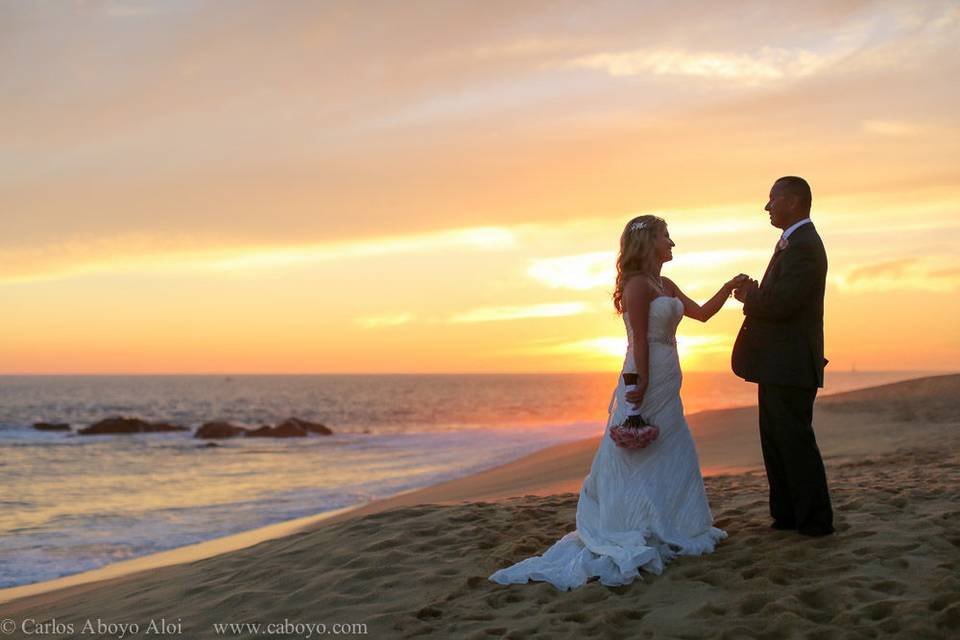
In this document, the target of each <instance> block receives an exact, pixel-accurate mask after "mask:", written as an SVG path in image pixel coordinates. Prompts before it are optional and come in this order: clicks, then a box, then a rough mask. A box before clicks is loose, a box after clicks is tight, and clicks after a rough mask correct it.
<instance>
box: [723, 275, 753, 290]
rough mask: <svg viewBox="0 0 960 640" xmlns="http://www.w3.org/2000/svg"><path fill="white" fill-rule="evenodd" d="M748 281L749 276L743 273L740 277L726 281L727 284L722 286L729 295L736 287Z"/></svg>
mask: <svg viewBox="0 0 960 640" xmlns="http://www.w3.org/2000/svg"><path fill="white" fill-rule="evenodd" d="M749 279H750V276H748V275H747V274H745V273H741V274H740V275H738V276H734V277H733V278H731V279H730V280H728V281H727V283H726V284H725V285H723V286H724V288H725V289H726V290H727V292H728V293H731V292H732V291H733V290H734V289H736V288H737V287H739V286H740V285H742V284H743V283H744V282H746V281H747V280H749Z"/></svg>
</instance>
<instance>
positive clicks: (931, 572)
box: [0, 375, 960, 638]
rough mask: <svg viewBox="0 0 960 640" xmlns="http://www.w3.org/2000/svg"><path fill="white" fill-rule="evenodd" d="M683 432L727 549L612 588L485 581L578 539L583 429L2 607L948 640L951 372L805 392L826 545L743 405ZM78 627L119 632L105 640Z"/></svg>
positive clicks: (414, 624) (139, 619) (509, 634)
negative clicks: (794, 504) (777, 481)
mask: <svg viewBox="0 0 960 640" xmlns="http://www.w3.org/2000/svg"><path fill="white" fill-rule="evenodd" d="M689 422H690V425H691V429H692V431H693V433H694V438H695V440H696V443H697V448H698V453H699V456H700V461H701V465H702V468H703V469H704V472H705V474H706V475H707V478H706V486H707V492H708V495H709V499H710V503H711V507H712V510H713V514H714V517H715V520H716V525H717V526H719V527H721V528H723V529H725V530H726V531H727V532H728V534H729V538H728V539H727V540H725V541H724V542H722V543H721V544H720V545H719V546H718V548H717V551H716V552H715V553H713V554H710V555H707V556H701V557H683V558H679V559H677V560H675V561H674V562H673V563H672V564H671V565H670V566H669V567H668V568H667V570H666V572H665V573H664V574H663V575H661V576H652V575H644V580H642V581H636V582H634V583H633V584H630V585H627V586H624V587H617V588H608V587H604V586H602V585H600V584H598V583H596V582H592V583H589V584H587V585H586V586H584V587H583V588H580V589H577V590H574V591H571V592H560V591H557V590H556V589H555V588H553V587H552V586H551V585H549V584H544V583H534V584H528V585H514V586H509V587H504V586H500V585H497V584H494V583H492V582H490V581H488V580H487V576H489V575H490V574H491V573H492V572H493V571H495V570H496V569H498V568H501V567H504V566H507V565H509V564H511V563H513V562H516V561H518V560H520V559H522V558H524V557H527V556H529V555H531V554H538V553H542V552H543V551H544V550H546V549H547V547H549V545H551V544H552V543H553V542H555V541H556V540H557V539H559V538H560V537H562V536H563V535H564V534H565V533H567V532H568V531H570V530H572V529H573V528H575V523H574V514H575V508H576V504H577V492H578V491H579V487H580V483H581V481H582V480H583V477H584V476H585V475H586V473H587V472H588V470H589V467H590V463H591V460H592V458H593V453H594V451H595V449H596V446H597V442H598V440H597V439H596V438H591V439H588V440H583V441H579V442H574V443H570V444H566V445H561V446H557V447H552V448H550V449H545V450H542V451H540V452H537V453H535V454H533V455H530V456H527V457H525V458H522V459H520V460H516V461H513V462H510V463H507V464H505V465H502V466H499V467H496V468H494V469H490V470H488V471H485V472H483V473H479V474H476V475H473V476H470V477H467V478H462V479H458V480H453V481H450V482H446V483H442V484H438V485H434V486H431V487H428V488H425V489H421V490H418V491H413V492H409V493H406V494H403V495H400V496H396V497H393V498H390V499H386V500H381V501H377V502H373V503H370V504H367V505H365V506H363V507H361V508H358V509H352V510H348V511H344V512H341V513H338V514H334V515H332V516H329V517H324V518H320V519H311V520H310V521H309V522H303V523H299V525H298V530H296V531H294V532H292V533H291V532H289V531H288V530H284V531H283V533H284V534H286V535H284V536H283V537H279V538H273V539H267V540H264V541H261V542H258V543H257V544H254V545H253V546H246V547H245V548H240V549H234V550H229V549H228V548H221V549H219V550H218V549H217V548H216V547H215V546H213V547H210V548H209V549H208V551H207V553H206V555H207V556H209V557H203V558H202V559H193V560H192V561H189V562H181V563H180V564H174V565H171V566H165V567H160V568H152V569H149V570H146V571H139V572H136V573H132V574H129V575H121V576H119V577H112V578H110V579H108V580H102V581H98V582H91V583H87V584H80V585H75V586H71V587H67V588H63V589H57V590H52V591H46V592H42V593H33V594H32V595H29V596H26V597H18V598H16V599H12V600H11V599H10V598H11V597H12V595H17V593H16V592H15V590H6V591H5V592H0V598H2V599H5V600H7V601H6V602H4V603H3V604H0V619H5V620H4V624H9V623H8V622H7V620H11V621H13V623H14V625H12V626H11V628H12V633H8V634H7V637H14V638H17V637H45V638H83V637H120V635H119V631H120V630H121V628H125V629H127V630H128V631H126V632H125V633H124V637H149V636H150V635H158V634H156V633H150V632H149V629H151V628H152V629H157V628H158V625H159V628H161V629H162V628H163V627H164V625H165V626H166V629H167V634H166V635H165V636H162V637H176V636H179V637H187V638H213V637H262V638H267V637H301V638H303V637H315V636H317V635H320V632H319V630H318V628H317V627H316V626H313V627H308V626H307V625H317V624H323V625H326V631H327V633H328V634H330V633H332V632H333V626H334V625H336V624H347V625H363V626H360V627H358V626H353V627H352V628H350V629H348V631H349V632H348V633H343V634H341V635H347V636H349V637H353V636H356V637H361V636H367V637H374V638H408V637H418V636H424V637H438V638H494V637H506V638H580V637H599V638H878V637H903V638H951V637H958V634H960V504H958V501H957V495H958V493H957V489H958V487H960V451H958V448H957V445H958V444H960V434H958V430H957V428H958V426H960V375H950V376H938V377H933V378H924V379H920V380H913V381H908V382H903V383H896V384H893V385H885V386H883V387H876V388H873V389H868V390H863V391H854V392H849V393H843V394H838V395H835V396H826V397H823V398H821V399H820V400H819V401H818V403H817V409H816V414H815V423H814V424H815V429H816V432H817V436H818V441H819V444H820V448H821V451H822V452H823V455H824V460H825V463H826V465H827V473H828V479H829V483H830V488H831V493H832V498H833V504H834V510H835V514H836V526H837V534H836V535H834V536H830V537H827V538H817V539H811V538H805V537H803V536H800V535H798V534H796V533H792V532H781V531H773V530H770V529H769V528H768V524H769V522H770V519H769V517H768V513H767V501H766V479H765V476H764V475H763V471H762V469H760V468H759V465H760V464H761V458H760V446H759V441H758V436H757V433H756V431H757V429H756V409H755V408H744V409H733V410H724V411H713V412H706V413H701V414H697V415H694V416H690V418H689ZM247 544H249V541H248V542H247ZM211 549H212V550H211ZM182 559H183V560H186V559H189V558H182ZM41 588H42V586H41ZM47 588H49V585H48V586H47ZM34 590H35V591H38V590H39V589H37V588H36V587H34ZM20 594H23V592H20ZM44 621H54V622H53V623H51V626H49V627H44V628H43V633H42V634H39V633H37V632H36V629H38V628H39V627H36V626H33V625H39V624H40V623H43V622H44ZM221 623H223V624H230V623H233V624H240V623H251V624H259V625H260V628H259V629H256V628H254V627H247V628H244V629H241V628H239V627H238V628H235V629H233V630H227V631H225V632H218V630H217V628H216V627H215V625H217V624H221ZM88 624H89V625H93V628H94V629H96V628H97V625H98V624H99V625H114V626H113V627H109V628H108V632H107V633H104V634H102V635H99V636H98V635H91V634H90V633H87V632H85V629H86V628H89V627H86V626H85V625H88ZM24 625H26V627H25V626H24ZM57 625H59V626H57ZM119 625H128V626H127V627H120V626H119ZM129 625H136V626H137V630H136V632H132V631H130V630H131V629H132V626H129ZM151 625H152V626H151ZM268 625H273V626H271V627H269V628H268ZM101 628H103V627H101ZM25 630H26V631H25ZM31 630H33V631H34V632H33V633H32V634H31V633H29V632H30V631H31ZM4 631H6V629H4Z"/></svg>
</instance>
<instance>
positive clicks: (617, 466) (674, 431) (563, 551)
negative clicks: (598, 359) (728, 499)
mask: <svg viewBox="0 0 960 640" xmlns="http://www.w3.org/2000/svg"><path fill="white" fill-rule="evenodd" d="M682 317H683V303H682V302H680V300H679V299H678V298H670V297H667V296H661V297H659V298H655V299H654V300H653V301H652V302H651V303H650V322H649V325H648V326H649V330H648V335H647V342H648V344H649V349H650V382H649V384H648V386H647V392H646V395H645V396H644V398H643V404H642V405H641V406H640V413H641V414H642V415H643V417H644V418H646V419H647V420H648V421H649V422H652V423H653V424H656V425H657V426H658V427H660V436H659V437H658V438H657V440H655V441H654V442H653V443H652V444H651V445H650V446H649V447H647V448H645V449H639V450H628V449H623V448H621V447H618V446H617V445H616V444H615V443H614V442H613V440H611V439H610V436H609V434H608V433H607V431H609V429H610V427H611V426H613V425H616V424H620V423H622V422H623V420H624V418H625V417H626V414H627V409H628V406H627V403H626V400H625V398H624V394H625V393H626V391H625V389H624V383H623V377H622V376H621V377H620V382H619V384H618V385H617V388H616V390H615V391H614V392H613V398H612V399H611V401H610V408H609V414H610V417H609V419H608V420H607V427H606V429H607V430H606V431H604V437H603V438H602V439H601V441H600V448H599V449H597V453H596V455H595V456H594V458H593V465H592V466H591V468H590V474H589V475H588V476H587V477H586V479H584V481H583V486H582V487H581V489H580V501H579V502H578V503H577V528H576V529H575V530H574V531H571V532H570V533H568V534H567V535H565V536H564V537H563V538H561V539H560V540H559V541H557V542H556V543H554V545H553V546H552V547H550V548H549V549H547V551H546V552H545V553H544V554H543V555H542V556H535V557H532V558H527V559H526V560H523V561H521V562H518V563H517V564H515V565H513V566H511V567H507V568H505V569H501V570H499V571H497V572H496V573H494V574H493V575H492V576H490V580H492V581H494V582H497V583H500V584H523V583H526V582H527V581H528V580H540V581H546V582H549V583H551V584H552V585H553V586H555V587H556V588H557V589H560V590H564V591H565V590H567V589H573V588H576V587H579V586H581V585H583V584H585V583H586V582H587V581H588V580H589V579H590V578H592V577H599V579H600V582H601V583H602V584H604V585H607V586H617V585H623V584H627V583H630V582H633V580H634V579H635V578H637V577H638V576H639V570H640V569H643V570H645V571H648V572H650V573H654V574H660V573H661V572H662V571H663V569H664V566H665V565H666V563H668V562H669V561H670V560H672V559H673V558H674V557H676V556H678V555H691V556H695V555H700V554H703V553H709V552H712V551H713V549H714V546H715V545H716V543H717V542H718V541H720V540H722V539H724V538H726V537H727V534H726V532H725V531H722V530H720V529H717V528H716V527H714V526H712V525H713V515H712V514H711V513H710V506H709V504H708V503H707V495H706V491H705V490H704V486H703V476H702V475H701V474H700V463H699V460H698V459H697V451H696V448H695V447H694V444H693V438H692V437H691V436H690V430H689V428H688V427H687V422H686V420H685V419H684V417H683V405H682V404H681V402H680V384H681V379H682V376H681V372H680V360H679V358H678V357H677V345H676V329H677V325H678V324H679V323H680V319H681V318H682ZM623 319H624V323H625V324H626V327H627V341H628V342H627V344H628V346H627V355H626V358H625V360H624V363H623V371H624V372H636V367H635V365H634V362H633V336H632V332H631V330H630V322H629V320H628V318H627V314H626V313H624V315H623Z"/></svg>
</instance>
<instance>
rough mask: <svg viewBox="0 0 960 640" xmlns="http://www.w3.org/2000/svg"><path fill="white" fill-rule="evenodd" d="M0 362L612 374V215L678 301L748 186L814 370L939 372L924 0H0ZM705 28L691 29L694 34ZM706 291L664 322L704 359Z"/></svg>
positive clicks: (950, 47) (947, 107)
mask: <svg viewBox="0 0 960 640" xmlns="http://www.w3.org/2000/svg"><path fill="white" fill-rule="evenodd" d="M0 24H2V25H3V26H2V27H0V33H2V34H3V39H4V47H3V50H2V51H0V55H3V56H5V60H6V62H7V64H4V65H2V67H0V84H2V85H3V86H4V87H7V89H8V90H7V91H6V92H5V93H6V95H7V98H6V99H5V100H4V104H3V105H2V106H0V110H2V115H3V116H4V117H3V118H0V135H2V138H3V139H4V141H5V144H4V145H3V148H2V149H0V158H2V160H3V167H4V171H3V176H4V178H3V181H2V183H0V217H2V223H3V229H4V231H5V233H4V234H3V235H2V237H0V299H2V300H3V301H4V305H3V306H4V310H3V315H2V319H0V374H20V373H214V372H215V373H230V372H236V373H390V372H406V373H416V372H424V373H429V372H464V373H468V372H501V373H507V372H531V373H533V372H552V371H555V372H574V371H616V370H617V369H618V367H619V365H620V363H621V362H622V360H623V354H624V349H625V346H626V338H625V335H624V328H623V323H622V320H621V319H620V318H619V317H618V316H617V315H616V313H615V311H614V309H613V305H612V303H611V297H610V294H611V292H612V289H613V280H614V262H615V259H616V253H617V244H618V240H619V236H620V232H621V231H622V229H623V226H624V224H625V223H626V222H627V221H628V220H629V219H630V218H631V217H633V216H635V215H639V214H642V213H656V214H657V215H660V216H662V217H664V218H666V219H667V221H668V223H669V225H670V233H671V236H672V237H673V238H674V240H675V241H676V242H677V247H676V248H675V250H674V256H675V259H674V260H673V261H672V262H670V263H668V264H667V265H665V266H664V271H663V273H664V274H665V275H668V276H669V277H670V278H672V279H673V280H674V281H675V282H676V283H677V284H678V285H679V286H680V287H681V288H682V289H683V290H684V291H685V292H686V293H687V294H688V295H690V296H691V297H693V298H695V299H697V300H699V301H704V300H706V299H707V298H709V297H710V296H711V295H712V294H713V293H714V292H715V291H716V290H717V288H719V286H720V285H721V284H722V283H723V282H724V281H726V280H727V279H729V278H730V277H732V276H734V275H736V274H737V273H740V272H745V273H748V274H750V275H753V276H754V277H757V278H759V276H761V275H762V273H763V270H764V268H765V266H766V263H767V260H768V259H769V256H770V253H771V251H772V249H773V245H774V244H775V242H776V240H777V238H778V237H779V231H778V230H776V229H773V228H772V227H770V225H769V223H768V220H767V216H766V214H765V212H764V211H763V206H764V204H765V202H766V196H767V192H768V190H769V187H770V185H771V183H772V182H773V180H775V179H776V178H778V177H780V176H782V175H801V176H803V177H805V178H806V179H807V180H808V181H809V182H810V184H811V186H812V188H813V196H814V201H813V211H812V218H813V221H814V223H815V224H816V225H817V228H818V230H819V232H820V234H821V236H822V237H823V239H824V243H825V244H826V247H827V252H828V256H829V261H830V266H829V272H828V285H827V294H826V317H825V332H826V353H827V358H829V360H830V365H829V367H828V370H832V371H849V370H851V369H856V370H859V371H870V370H923V371H948V370H956V363H957V362H960V330H958V326H957V322H956V317H957V316H958V314H960V302H958V300H960V296H958V295H957V293H958V287H960V257H958V255H960V254H958V251H957V247H958V245H960V222H958V220H960V216H958V213H960V180H958V168H960V162H958V160H960V144H958V143H960V135H958V132H960V122H958V115H957V114H958V113H960V109H958V106H960V105H958V102H960V101H958V94H960V90H958V89H957V88H956V87H955V86H954V83H949V82H945V81H944V79H945V78H949V77H955V76H956V75H957V71H958V66H960V57H958V56H957V55H956V44H955V43H956V42H958V41H960V9H958V7H957V6H956V5H955V4H954V3H950V2H927V3H911V4H910V5H909V6H897V5H890V4H887V3H870V2H867V3H852V4H851V3H841V4H837V3H822V4H817V5H814V6H812V7H810V8H805V9H803V10H802V11H801V10H799V9H790V8H787V7H771V6H768V5H767V4H766V3H760V2H757V3H746V4H744V5H742V6H738V8H737V10H736V11H730V10H729V9H727V8H722V7H719V6H716V5H714V4H710V3H703V4H699V5H690V4H685V5H677V6H657V8H655V9H651V8H649V7H647V6H646V5H645V4H644V3H615V2H614V3H603V4H599V5H596V6H594V5H591V6H590V7H589V8H588V7H576V6H568V7H566V8H564V9H559V8H557V7H556V5H553V4H548V3H536V2H535V3H524V4H523V5H522V6H515V7H506V6H504V7H499V8H498V9H496V10H491V9H490V8H488V7H487V6H486V5H485V4H483V3H476V4H473V3H463V4H460V3H458V4H455V5H450V4H448V3H426V4H422V5H420V4H418V5H417V6H409V5H388V6H381V7H378V8H376V9H374V8H372V7H364V6H358V5H352V4H348V3H336V2H335V3H325V4H323V5H314V4H302V5H277V4H272V3H235V4H231V6H230V10H229V11H226V10H225V9H224V8H223V7H222V6H220V7H218V6H215V5H214V6H205V5H198V4H192V3H176V2H171V3H166V2H120V1H106V2H100V3H59V4H34V3H7V4H4V5H3V6H0ZM707 25H709V27H710V28H709V29H708V28H706V26H707ZM741 320H742V313H741V306H740V304H739V303H737V302H736V301H734V300H731V301H729V302H728V303H727V304H726V306H725V307H724V309H723V310H722V311H721V312H720V313H719V314H718V315H717V316H716V317H715V318H714V319H713V320H711V321H710V322H709V323H706V324H702V323H699V322H695V321H692V320H690V319H685V320H684V321H683V322H682V323H681V325H680V328H679V331H678V340H679V346H680V352H681V358H682V364H683V367H684V369H685V370H686V371H725V370H728V368H729V355H730V349H731V346H732V342H733V338H734V336H735V335H736V331H737V329H738V328H739V325H740V322H741Z"/></svg>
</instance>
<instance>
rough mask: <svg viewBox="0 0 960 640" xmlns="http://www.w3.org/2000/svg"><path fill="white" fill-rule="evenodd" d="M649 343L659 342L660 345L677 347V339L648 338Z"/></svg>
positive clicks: (664, 337) (663, 337)
mask: <svg viewBox="0 0 960 640" xmlns="http://www.w3.org/2000/svg"><path fill="white" fill-rule="evenodd" d="M647 342H659V343H660V344H666V345H670V346H672V347H675V346H677V339H676V338H668V337H666V336H647Z"/></svg>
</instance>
